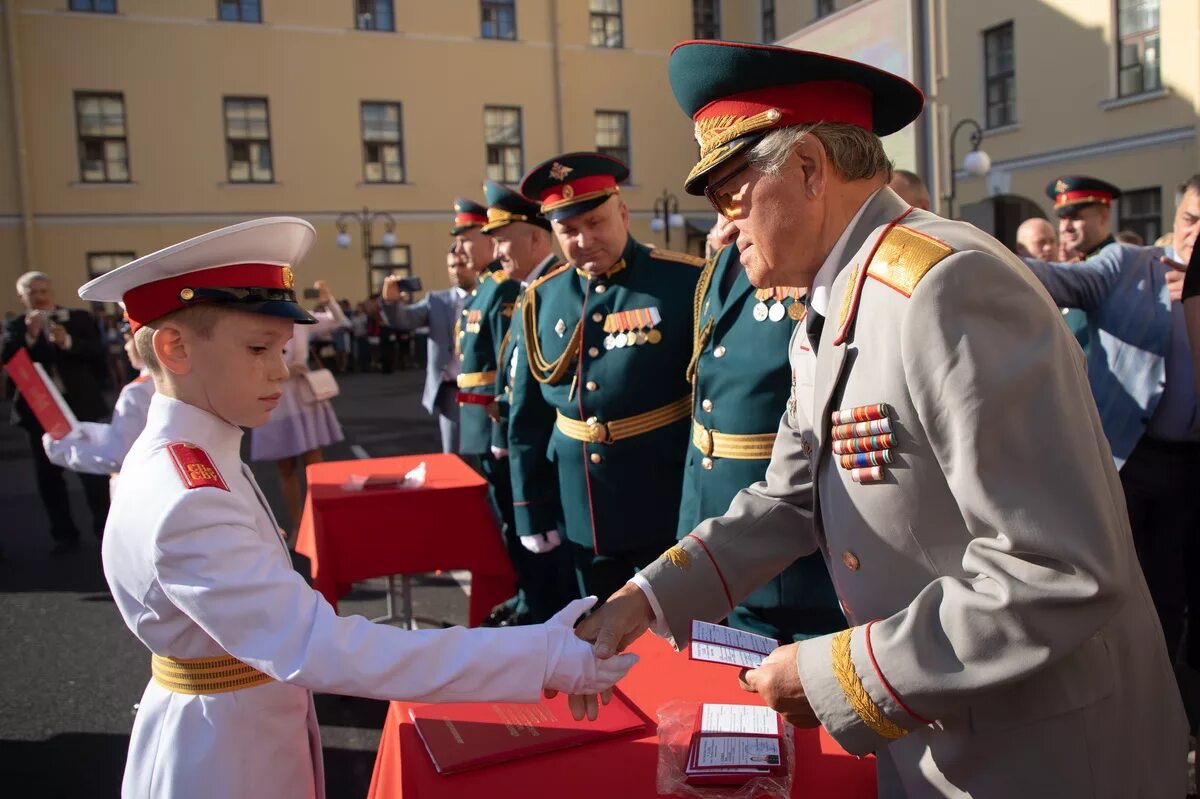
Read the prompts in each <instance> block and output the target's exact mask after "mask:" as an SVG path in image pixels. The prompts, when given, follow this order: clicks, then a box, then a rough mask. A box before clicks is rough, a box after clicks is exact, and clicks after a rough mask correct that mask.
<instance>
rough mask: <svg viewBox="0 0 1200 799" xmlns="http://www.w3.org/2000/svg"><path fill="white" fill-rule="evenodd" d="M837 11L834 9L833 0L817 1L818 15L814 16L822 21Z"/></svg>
mask: <svg viewBox="0 0 1200 799" xmlns="http://www.w3.org/2000/svg"><path fill="white" fill-rule="evenodd" d="M836 10H837V9H835V8H834V7H833V0H817V7H816V13H815V14H814V15H813V16H815V17H816V18H817V19H820V18H821V17H827V16H829V15H830V14H832V13H833V12H834V11H836Z"/></svg>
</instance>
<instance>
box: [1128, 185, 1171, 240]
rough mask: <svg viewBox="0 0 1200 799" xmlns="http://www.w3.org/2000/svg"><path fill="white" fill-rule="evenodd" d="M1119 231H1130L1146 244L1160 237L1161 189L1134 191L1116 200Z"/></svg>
mask: <svg viewBox="0 0 1200 799" xmlns="http://www.w3.org/2000/svg"><path fill="white" fill-rule="evenodd" d="M1117 203H1118V206H1117V209H1118V218H1119V220H1120V226H1121V230H1132V231H1133V232H1135V233H1137V234H1138V235H1139V236H1141V237H1142V241H1144V242H1146V244H1153V243H1154V240H1155V239H1157V238H1158V237H1159V236H1161V235H1162V232H1163V231H1162V189H1161V188H1159V187H1157V186H1156V187H1155V188H1153V189H1136V190H1134V191H1127V192H1124V193H1122V194H1121V196H1120V198H1119V199H1118V200H1117Z"/></svg>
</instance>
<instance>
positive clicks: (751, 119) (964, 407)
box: [572, 42, 1187, 799]
mask: <svg viewBox="0 0 1200 799" xmlns="http://www.w3.org/2000/svg"><path fill="white" fill-rule="evenodd" d="M669 69H670V75H671V83H672V88H673V89H674V91H675V95H676V98H677V99H678V100H679V101H680V104H681V105H683V106H684V108H685V109H686V110H687V112H688V113H689V114H690V115H691V116H692V118H693V121H694V122H695V130H696V133H697V138H698V139H699V140H700V144H701V148H700V153H701V161H700V163H698V164H697V166H696V167H695V168H694V169H693V172H692V174H691V176H689V179H688V181H687V183H686V184H685V188H686V189H687V190H688V191H690V192H692V193H698V192H701V191H703V192H704V193H705V194H706V195H707V196H708V197H709V199H710V201H712V202H713V204H714V206H716V207H717V208H718V210H719V211H720V212H721V213H723V214H725V215H726V216H730V217H733V218H734V225H735V226H736V227H737V228H738V238H737V244H738V247H739V250H740V251H741V260H742V263H743V265H744V266H745V268H746V272H747V276H748V277H749V278H750V280H751V282H752V283H753V284H754V285H756V286H762V287H772V286H800V287H808V288H810V291H809V293H808V298H809V299H808V304H809V310H808V313H807V315H806V317H805V320H804V326H803V327H800V326H797V333H796V335H794V336H793V338H792V342H791V351H790V360H791V366H792V370H793V373H794V380H795V386H794V388H793V389H792V391H791V392H790V394H791V395H790V397H789V399H788V403H787V407H786V409H785V410H784V412H783V416H782V419H781V420H780V425H779V432H778V434H777V437H776V442H775V448H774V451H773V453H772V457H771V465H770V467H769V469H768V470H767V476H766V480H765V481H763V482H760V483H756V484H755V485H753V486H751V487H749V488H747V489H746V490H744V491H742V492H741V493H740V494H739V495H738V496H737V498H736V499H734V501H733V504H732V505H731V506H730V508H729V510H728V512H727V513H726V514H725V515H724V516H723V517H721V518H718V519H709V520H708V521H705V522H702V523H701V524H700V525H699V526H698V527H697V528H696V529H695V530H694V531H693V532H692V533H691V534H690V535H689V536H687V537H685V538H684V539H683V540H682V541H680V542H679V544H678V545H676V546H675V547H672V548H671V549H670V550H668V551H667V552H666V553H664V555H663V557H661V558H659V559H658V560H656V561H655V562H654V563H652V564H651V565H650V566H648V567H647V568H645V569H644V570H642V572H641V573H640V574H639V575H638V576H635V578H634V579H633V581H631V582H630V583H628V584H627V585H625V586H624V587H623V588H621V589H620V590H619V591H618V592H617V593H616V594H615V595H614V596H612V597H610V598H609V600H608V602H607V603H606V604H605V605H604V606H603V607H602V608H601V609H600V610H599V611H598V612H597V613H595V614H594V615H593V616H591V617H590V618H588V619H586V620H585V621H584V622H583V624H581V625H580V627H579V628H578V632H579V634H580V635H582V636H583V637H584V638H586V639H593V640H595V641H596V649H597V654H598V655H600V656H603V655H604V654H606V653H608V652H611V651H613V650H614V649H615V648H616V647H617V646H619V645H622V644H625V643H626V642H628V641H631V640H632V639H633V638H634V637H636V636H637V635H640V634H641V632H642V631H644V630H645V629H646V627H647V626H651V625H653V626H654V627H655V629H656V630H659V631H660V632H661V633H663V634H666V635H669V636H671V637H673V639H674V641H675V642H676V643H677V644H680V645H682V644H685V643H686V642H687V640H688V638H689V633H690V624H691V620H692V619H697V618H698V619H704V620H707V621H712V620H715V619H719V618H721V617H722V616H724V615H725V614H726V613H728V612H729V609H730V607H731V606H732V605H733V604H735V603H737V602H738V601H740V600H741V599H742V598H743V597H745V596H746V595H747V594H748V593H749V592H750V591H751V590H752V589H754V588H756V587H757V586H759V585H761V584H762V583H763V582H765V581H766V580H767V579H769V578H770V577H771V576H773V575H774V574H776V573H777V572H778V571H779V570H780V569H782V568H783V567H784V566H785V565H787V564H788V563H791V562H792V561H793V560H795V558H796V557H798V556H800V555H805V554H808V553H809V552H812V551H814V550H815V549H818V548H819V549H820V550H821V551H822V552H823V553H824V554H825V558H826V564H827V566H828V568H829V571H830V576H831V577H832V580H833V585H834V588H835V590H836V591H837V592H838V596H839V597H840V598H841V600H842V607H843V608H844V610H845V611H846V617H847V619H848V620H849V622H850V624H851V625H853V626H852V627H850V628H849V629H846V630H842V631H839V632H837V633H834V634H833V635H827V636H821V637H818V638H813V639H810V640H807V641H801V642H799V643H794V644H788V645H785V646H782V647H780V648H779V649H777V650H775V651H774V652H773V653H771V654H770V655H769V656H768V657H767V658H766V660H765V661H764V662H763V664H762V665H761V666H760V667H758V668H755V669H751V670H749V671H747V672H745V673H744V675H743V677H742V679H743V685H744V687H745V688H746V689H747V690H750V691H754V692H757V693H759V694H761V695H762V697H763V699H764V700H765V701H766V703H767V704H768V705H769V706H771V707H773V708H775V709H776V710H778V711H780V712H781V713H782V714H783V715H784V717H785V718H786V719H787V720H788V721H790V722H791V723H793V724H795V725H797V726H805V727H813V726H816V725H818V724H820V725H822V726H824V727H825V729H826V730H827V731H828V732H829V734H830V735H831V736H832V737H833V738H834V739H835V740H836V741H837V742H838V743H839V744H840V745H841V746H842V747H843V748H844V749H846V751H848V752H850V753H851V754H855V755H863V754H866V753H867V752H872V751H873V752H875V753H876V754H877V756H878V759H877V764H878V775H879V795H880V796H881V797H889V798H890V797H899V796H904V797H908V798H909V799H913V798H914V797H920V798H921V799H925V798H926V797H968V796H969V797H975V799H983V798H985V797H986V798H988V799H990V798H991V797H997V798H999V797H1014V796H1031V797H1032V796H1038V797H1042V796H1071V797H1083V796H1087V797H1093V798H1104V799H1118V798H1121V797H1132V796H1146V797H1150V796H1153V797H1160V796H1161V797H1168V796H1179V795H1181V794H1183V793H1184V792H1185V790H1186V788H1185V784H1186V780H1187V773H1186V749H1187V737H1186V730H1187V726H1186V720H1185V718H1184V713H1183V708H1182V706H1181V703H1180V700H1179V695H1178V692H1177V691H1176V690H1175V689H1174V687H1173V686H1172V685H1171V682H1172V671H1171V664H1170V662H1169V660H1168V659H1167V656H1166V651H1165V648H1164V646H1163V639H1162V632H1161V629H1160V627H1159V625H1158V624H1156V623H1155V622H1156V618H1155V614H1154V607H1153V604H1152V603H1151V600H1150V597H1149V593H1148V591H1147V590H1146V584H1145V581H1144V580H1143V579H1142V575H1141V574H1140V572H1139V570H1138V569H1137V568H1136V566H1135V565H1134V557H1135V555H1134V552H1133V544H1132V540H1131V537H1130V534H1129V520H1128V518H1127V516H1126V514H1125V512H1124V507H1123V505H1122V503H1121V500H1120V490H1121V489H1120V481H1119V480H1118V478H1117V473H1116V469H1115V468H1114V466H1113V464H1112V461H1111V459H1110V458H1109V457H1108V456H1109V450H1108V447H1107V445H1106V442H1105V440H1104V433H1103V429H1102V428H1101V424H1100V419H1099V417H1098V415H1097V413H1096V410H1095V404H1094V403H1093V402H1092V400H1091V394H1090V392H1089V389H1088V384H1087V376H1086V373H1085V368H1084V360H1083V353H1082V352H1081V351H1080V349H1079V347H1078V346H1077V345H1076V343H1075V341H1074V339H1073V338H1072V337H1071V335H1070V333H1069V332H1068V331H1067V329H1066V327H1065V326H1064V325H1063V324H1062V322H1061V320H1060V316H1061V314H1060V313H1059V311H1058V309H1057V308H1055V307H1054V305H1053V304H1052V303H1051V301H1050V298H1049V297H1048V296H1047V295H1046V292H1045V290H1044V289H1043V288H1042V286H1041V285H1040V284H1039V283H1038V282H1037V280H1036V279H1034V277H1033V275H1031V274H1030V272H1029V270H1028V269H1026V268H1025V267H1024V266H1023V265H1022V264H1021V262H1020V260H1019V259H1017V257H1016V256H1015V255H1013V254H1012V253H1010V252H1009V251H1008V250H1007V249H1006V248H1005V247H1004V246H1003V245H1002V244H1000V242H998V241H996V240H995V239H993V238H991V237H990V236H988V235H986V234H984V233H982V232H981V231H979V230H978V229H977V228H974V227H973V226H971V225H968V224H965V223H962V222H953V221H950V220H945V219H941V218H940V217H937V216H935V215H933V214H931V213H928V212H925V211H921V210H917V209H913V208H912V207H911V206H909V205H908V204H907V203H904V202H903V201H901V200H900V198H899V197H897V196H896V194H895V193H894V192H893V191H892V190H891V189H888V188H887V182H888V174H889V173H890V164H889V162H888V159H887V155H886V154H885V153H884V150H883V145H882V142H881V141H880V140H879V136H882V135H886V134H888V133H891V132H893V131H896V130H898V129H900V128H902V127H904V126H905V125H908V124H909V123H910V122H912V120H914V119H915V118H916V117H917V116H918V114H919V113H920V111H921V108H922V105H923V100H922V96H921V93H920V91H919V90H918V89H917V88H916V87H914V86H912V85H911V84H910V83H908V82H907V81H905V80H903V79H901V78H898V77H896V76H893V75H889V74H888V73H885V72H882V71H880V70H876V69H874V68H872V67H868V66H866V65H862V64H856V63H854V62H851V61H847V60H843V59H836V58H832V57H830V56H825V55H821V54H816V53H806V52H803V51H799V50H793V49H790V48H782V47H773V46H766V45H742V44H738V43H733V42H687V43H684V44H682V45H679V46H677V47H676V48H675V50H674V51H673V53H672V55H671V57H670V60H669ZM581 701H582V702H586V701H587V700H586V698H583V699H582V700H581V698H579V697H575V698H573V699H572V702H573V704H574V706H575V708H576V709H577V710H578V709H579V705H580V704H581ZM591 701H595V700H594V698H593V699H592V700H591Z"/></svg>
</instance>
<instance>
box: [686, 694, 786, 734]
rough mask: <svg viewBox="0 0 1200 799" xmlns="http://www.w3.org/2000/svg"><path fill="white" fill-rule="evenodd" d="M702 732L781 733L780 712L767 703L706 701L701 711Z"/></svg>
mask: <svg viewBox="0 0 1200 799" xmlns="http://www.w3.org/2000/svg"><path fill="white" fill-rule="evenodd" d="M699 732H701V733H712V732H717V733H721V732H724V733H737V734H740V735H776V736H777V735H779V714H778V713H776V712H775V711H774V710H771V708H769V707H767V706H765V705H723V704H709V703H707V702H706V703H705V704H704V706H703V708H702V710H701V712H700V730H699Z"/></svg>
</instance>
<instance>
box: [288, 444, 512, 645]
mask: <svg viewBox="0 0 1200 799" xmlns="http://www.w3.org/2000/svg"><path fill="white" fill-rule="evenodd" d="M422 461H424V462H425V469H426V473H425V485H424V486H422V487H420V488H397V489H378V488H372V489H366V490H363V491H346V490H344V489H343V488H342V485H343V484H344V483H345V482H346V480H347V478H349V477H350V476H351V475H363V476H396V477H403V476H404V475H405V474H407V473H408V472H409V471H410V470H412V469H414V468H416V467H417V465H418V464H419V463H421V462H422ZM307 475H308V495H307V496H306V497H305V500H304V515H303V517H302V518H301V520H300V533H299V537H298V539H297V541H296V551H297V552H299V553H300V554H302V555H305V556H306V557H307V558H308V559H309V560H310V561H312V578H313V587H314V588H316V589H317V590H318V591H320V592H321V593H322V594H323V595H324V596H325V598H326V599H327V600H329V603H330V604H332V605H333V606H334V607H335V608H336V607H337V600H338V597H339V596H340V595H341V594H344V593H345V592H346V591H347V590H349V587H350V584H351V583H353V582H355V581H357V580H365V579H367V578H370V577H386V576H387V575H390V574H417V573H421V572H431V571H436V570H438V569H442V570H449V569H466V570H468V571H470V572H471V599H470V610H469V614H468V615H469V622H468V623H469V624H470V625H471V626H476V625H478V624H479V623H480V622H481V621H483V620H484V619H485V618H487V614H488V613H489V611H491V609H492V607H494V606H495V605H496V604H497V603H499V602H503V601H504V600H505V599H507V598H508V597H510V596H511V595H512V593H513V580H514V578H513V572H512V567H511V566H510V565H509V562H508V553H507V552H505V550H504V543H503V542H502V541H501V539H500V532H499V530H498V529H497V527H496V521H495V517H494V516H493V514H492V509H491V505H490V504H489V503H488V497H487V483H486V482H484V479H483V478H482V477H480V476H479V475H478V474H476V473H475V471H474V470H472V469H471V468H470V467H469V466H467V465H466V464H465V463H463V461H462V460H461V459H460V458H459V457H458V456H457V455H443V454H441V453H438V454H430V455H406V456H403V457H398V458H373V459H370V460H355V461H331V462H329V463H315V464H313V465H311V466H309V467H308V470H307Z"/></svg>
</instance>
